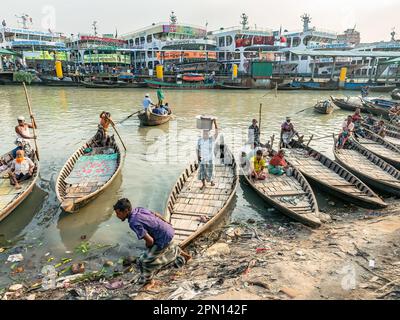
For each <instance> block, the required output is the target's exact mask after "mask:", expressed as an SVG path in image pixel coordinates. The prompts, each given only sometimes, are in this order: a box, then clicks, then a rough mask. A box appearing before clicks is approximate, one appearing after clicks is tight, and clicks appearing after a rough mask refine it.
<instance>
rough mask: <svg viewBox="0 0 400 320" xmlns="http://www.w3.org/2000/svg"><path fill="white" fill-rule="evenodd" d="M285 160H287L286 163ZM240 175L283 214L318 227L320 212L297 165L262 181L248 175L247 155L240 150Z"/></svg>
mask: <svg viewBox="0 0 400 320" xmlns="http://www.w3.org/2000/svg"><path fill="white" fill-rule="evenodd" d="M288 164H289V163H288ZM240 167H241V176H242V177H243V179H244V180H245V181H246V182H247V184H248V185H250V186H251V188H253V189H254V190H255V192H256V193H257V194H258V195H259V196H260V197H261V198H262V199H264V200H265V201H266V202H267V203H268V204H270V205H271V206H272V207H274V208H275V209H277V210H278V211H279V212H281V213H283V214H284V215H286V216H288V217H290V218H292V219H294V220H297V221H299V222H301V223H303V224H305V225H308V226H310V227H313V228H315V227H320V226H321V224H322V222H321V220H320V217H321V215H320V213H319V210H318V203H317V200H316V198H315V195H314V192H313V190H312V189H311V187H310V185H309V184H308V182H307V180H306V179H305V178H304V176H303V175H302V174H301V173H300V171H299V170H298V169H296V168H295V167H293V174H292V176H291V177H289V176H287V175H286V174H285V175H282V176H276V175H268V177H267V179H266V180H264V181H260V180H254V179H252V178H251V177H249V159H247V155H245V153H244V152H243V154H242V163H241V166H240Z"/></svg>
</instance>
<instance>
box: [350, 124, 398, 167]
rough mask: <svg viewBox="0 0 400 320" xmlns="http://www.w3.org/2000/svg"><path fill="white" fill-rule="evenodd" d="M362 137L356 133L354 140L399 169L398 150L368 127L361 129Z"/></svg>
mask: <svg viewBox="0 0 400 320" xmlns="http://www.w3.org/2000/svg"><path fill="white" fill-rule="evenodd" d="M362 131H363V134H364V137H362V136H360V135H358V134H356V137H355V142H356V143H359V144H360V145H362V146H363V147H364V148H365V149H367V150H368V151H370V152H372V153H373V154H375V155H376V156H378V157H379V158H381V159H383V160H385V161H386V162H387V163H389V164H391V165H392V166H394V167H395V168H396V169H400V150H399V149H398V148H397V147H396V146H395V145H393V144H391V143H389V142H388V141H386V140H385V139H383V138H382V137H380V136H378V135H377V134H375V133H373V132H372V131H370V130H368V129H365V128H364V129H362Z"/></svg>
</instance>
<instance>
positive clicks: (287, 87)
mask: <svg viewBox="0 0 400 320" xmlns="http://www.w3.org/2000/svg"><path fill="white" fill-rule="evenodd" d="M278 90H285V91H291V90H303V88H302V87H301V86H293V85H292V84H291V83H286V84H280V85H278Z"/></svg>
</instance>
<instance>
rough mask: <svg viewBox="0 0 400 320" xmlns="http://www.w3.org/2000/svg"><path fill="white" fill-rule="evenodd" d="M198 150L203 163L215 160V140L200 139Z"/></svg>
mask: <svg viewBox="0 0 400 320" xmlns="http://www.w3.org/2000/svg"><path fill="white" fill-rule="evenodd" d="M197 150H199V153H200V157H201V162H202V163H204V162H209V161H212V160H213V159H214V150H215V138H214V137H210V138H208V139H206V140H205V139H204V138H200V139H199V141H198V143H197Z"/></svg>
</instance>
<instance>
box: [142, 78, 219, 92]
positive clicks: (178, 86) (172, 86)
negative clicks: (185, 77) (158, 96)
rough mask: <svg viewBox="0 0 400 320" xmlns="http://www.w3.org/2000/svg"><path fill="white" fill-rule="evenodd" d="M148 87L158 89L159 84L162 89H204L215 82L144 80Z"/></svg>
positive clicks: (213, 86)
mask: <svg viewBox="0 0 400 320" xmlns="http://www.w3.org/2000/svg"><path fill="white" fill-rule="evenodd" d="M145 82H146V83H147V85H148V86H149V87H150V88H154V89H158V88H159V87H160V86H161V87H162V88H163V89H174V90H204V89H214V88H215V86H216V84H215V83H196V82H190V83H176V82H163V81H153V80H145Z"/></svg>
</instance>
